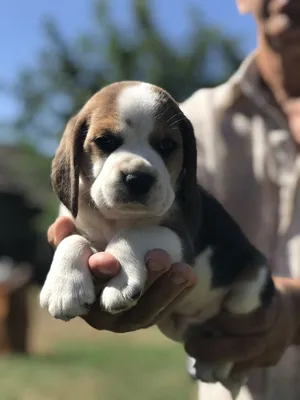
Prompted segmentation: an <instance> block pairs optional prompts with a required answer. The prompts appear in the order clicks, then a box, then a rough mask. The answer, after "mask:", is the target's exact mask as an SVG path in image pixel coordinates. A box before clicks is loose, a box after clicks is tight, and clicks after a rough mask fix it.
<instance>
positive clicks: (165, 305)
mask: <svg viewBox="0 0 300 400" xmlns="http://www.w3.org/2000/svg"><path fill="white" fill-rule="evenodd" d="M75 231H76V228H75V225H74V223H73V221H72V220H71V219H70V218H68V217H59V218H57V220H56V221H55V222H54V223H53V224H52V225H51V226H50V228H49V229H48V241H49V243H50V244H51V245H52V246H53V247H54V248H55V247H57V246H58V244H59V243H60V242H61V241H62V240H63V239H64V238H66V237H68V236H70V235H72V234H73V233H75ZM145 263H146V267H147V269H148V279H147V282H146V290H145V294H144V295H143V296H142V298H141V299H140V300H139V302H138V304H137V305H136V306H135V307H133V308H132V309H130V310H128V311H126V312H124V313H122V314H117V315H111V314H108V313H106V312H104V311H102V310H101V308H100V304H99V301H96V302H95V303H94V305H93V306H92V307H91V309H90V310H89V312H88V314H87V315H85V316H82V318H83V319H84V320H85V321H86V322H87V323H88V324H89V325H91V326H92V327H93V328H95V329H98V330H109V331H112V332H130V331H134V330H138V329H142V328H147V327H149V326H152V325H154V324H155V323H156V322H157V321H158V320H159V319H160V318H162V316H163V315H164V314H165V313H167V312H169V311H170V310H171V308H172V307H173V306H174V305H175V304H176V303H177V301H179V299H181V298H182V297H183V296H184V295H185V294H186V293H187V292H188V291H189V290H190V289H191V288H192V287H193V286H194V284H195V283H196V277H195V275H194V273H193V270H192V268H191V267H190V266H188V265H186V264H184V263H176V264H173V265H172V263H171V260H170V257H169V256H168V254H166V253H165V252H163V251H161V250H152V251H150V252H149V253H148V254H147V255H146V257H145ZM88 266H89V268H90V271H91V273H92V275H93V276H94V278H95V280H96V288H97V292H100V291H101V289H102V288H103V287H104V286H105V284H106V283H107V282H108V281H109V280H110V279H111V278H113V277H114V276H116V275H117V274H118V273H119V271H120V265H119V262H118V261H117V260H116V259H115V258H114V257H113V256H112V255H111V254H109V253H106V252H99V253H95V254H93V255H92V256H91V257H90V259H89V265H88Z"/></svg>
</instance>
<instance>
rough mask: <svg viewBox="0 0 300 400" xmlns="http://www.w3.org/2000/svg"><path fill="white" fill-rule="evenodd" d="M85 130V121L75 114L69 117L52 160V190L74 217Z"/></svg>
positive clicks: (75, 214)
mask: <svg viewBox="0 0 300 400" xmlns="http://www.w3.org/2000/svg"><path fill="white" fill-rule="evenodd" d="M87 130H88V125H87V122H86V121H80V120H79V119H78V118H77V117H76V116H75V117H73V118H71V120H70V121H69V122H68V124H67V126H66V129H65V131H64V133H63V137H62V139H61V142H60V144H59V147H58V149H57V151H56V153H55V156H54V159H53V161H52V173H51V184H52V187H53V190H54V191H55V193H56V195H57V196H58V198H59V200H60V201H61V202H62V203H63V204H64V205H65V206H66V207H67V208H68V210H70V211H71V213H72V215H73V216H74V218H75V217H76V216H77V213H78V187H79V171H80V161H81V157H82V152H83V143H84V140H85V137H86V134H87Z"/></svg>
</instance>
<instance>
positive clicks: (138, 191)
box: [122, 171, 155, 198]
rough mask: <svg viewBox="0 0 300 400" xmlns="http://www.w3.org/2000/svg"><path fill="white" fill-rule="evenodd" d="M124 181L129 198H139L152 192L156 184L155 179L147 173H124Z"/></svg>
mask: <svg viewBox="0 0 300 400" xmlns="http://www.w3.org/2000/svg"><path fill="white" fill-rule="evenodd" d="M122 181H123V184H124V185H125V187H126V189H127V192H128V194H129V196H130V197H132V198H139V197H141V196H145V195H146V194H148V193H149V192H150V190H151V188H152V186H153V185H154V183H155V177H154V176H153V175H152V174H149V173H147V172H142V171H135V172H132V173H129V174H125V173H122Z"/></svg>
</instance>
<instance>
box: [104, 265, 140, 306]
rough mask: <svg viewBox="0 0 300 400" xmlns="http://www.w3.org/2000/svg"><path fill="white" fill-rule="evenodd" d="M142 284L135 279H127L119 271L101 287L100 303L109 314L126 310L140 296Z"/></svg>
mask: <svg viewBox="0 0 300 400" xmlns="http://www.w3.org/2000/svg"><path fill="white" fill-rule="evenodd" d="M142 292H143V286H142V285H141V284H140V283H139V282H137V281H130V280H129V281H127V279H126V277H125V276H124V274H123V273H122V272H121V273H120V274H119V275H118V276H116V277H115V278H113V279H112V280H111V281H110V282H109V283H108V285H107V286H106V287H105V288H104V289H103V292H102V294H101V297H100V305H101V307H102V308H103V310H105V311H107V312H109V313H110V314H117V313H119V312H122V311H125V310H128V309H129V308H131V307H133V306H134V305H135V304H136V303H137V302H138V300H139V298H140V297H141V295H142Z"/></svg>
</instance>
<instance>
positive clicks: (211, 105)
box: [179, 82, 234, 126]
mask: <svg viewBox="0 0 300 400" xmlns="http://www.w3.org/2000/svg"><path fill="white" fill-rule="evenodd" d="M233 97H234V89H233V88H232V86H231V85H230V84H229V82H225V83H224V84H222V85H219V86H216V87H214V88H202V89H198V90H197V91H195V92H194V93H193V94H192V95H191V96H190V97H189V98H188V99H186V100H185V101H184V102H182V103H181V104H179V106H180V108H181V110H182V111H183V113H184V114H185V115H186V116H187V118H189V119H190V120H191V122H192V124H193V125H194V126H195V125H199V124H200V125H201V124H205V125H207V124H209V123H210V122H213V121H215V120H216V118H218V117H219V116H220V115H221V113H223V112H224V111H226V109H227V108H228V107H229V105H230V104H231V103H232V99H233Z"/></svg>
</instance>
